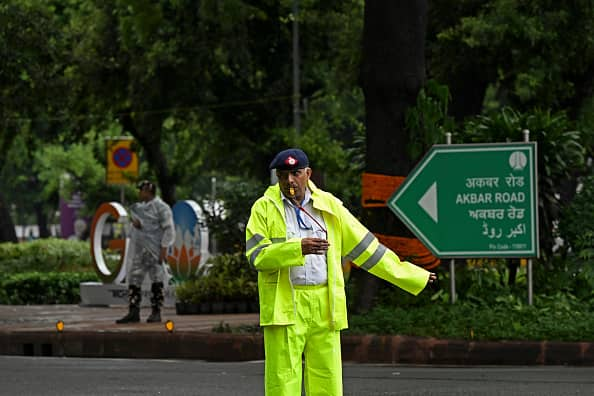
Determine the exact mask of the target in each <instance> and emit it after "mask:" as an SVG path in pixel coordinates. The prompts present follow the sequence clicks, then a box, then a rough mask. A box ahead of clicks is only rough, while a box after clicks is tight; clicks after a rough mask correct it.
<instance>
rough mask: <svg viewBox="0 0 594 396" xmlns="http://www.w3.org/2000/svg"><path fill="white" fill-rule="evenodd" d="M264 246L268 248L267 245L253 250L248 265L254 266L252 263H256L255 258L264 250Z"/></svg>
mask: <svg viewBox="0 0 594 396" xmlns="http://www.w3.org/2000/svg"><path fill="white" fill-rule="evenodd" d="M266 246H270V244H269V243H267V244H264V245H262V246H259V247H258V248H256V250H254V251H253V252H252V254H250V264H251V265H254V261H256V257H258V254H260V252H261V251H262V249H264V248H265V247H266Z"/></svg>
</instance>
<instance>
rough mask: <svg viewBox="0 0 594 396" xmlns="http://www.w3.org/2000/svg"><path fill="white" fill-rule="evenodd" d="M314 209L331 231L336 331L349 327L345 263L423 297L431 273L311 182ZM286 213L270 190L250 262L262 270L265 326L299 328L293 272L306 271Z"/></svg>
mask: <svg viewBox="0 0 594 396" xmlns="http://www.w3.org/2000/svg"><path fill="white" fill-rule="evenodd" d="M309 189H310V191H311V196H312V200H313V206H314V208H315V209H317V210H319V211H320V212H321V214H322V216H323V218H324V222H325V223H326V228H327V230H328V242H329V244H330V247H329V249H328V252H327V255H326V258H327V264H328V292H329V296H328V297H329V301H330V309H331V313H330V314H331V320H332V324H333V326H334V329H336V330H341V329H344V328H346V327H347V326H348V324H347V307H346V296H345V290H344V278H343V275H342V259H345V260H349V261H351V262H353V263H354V264H355V265H357V266H359V267H360V268H362V269H364V270H367V271H368V272H370V273H371V274H373V275H375V276H378V277H379V278H382V279H384V280H386V281H388V282H390V283H392V284H394V285H396V286H398V287H400V288H402V289H404V290H406V291H408V292H409V293H412V294H414V295H417V294H418V293H420V292H421V291H422V290H423V288H424V287H425V285H426V284H427V281H428V279H429V272H428V271H426V270H424V269H423V268H421V267H418V266H416V265H414V264H411V263H409V262H406V261H400V259H399V258H398V256H396V254H395V253H394V252H392V251H391V250H390V249H388V248H386V247H385V246H384V245H382V244H380V243H379V241H378V240H377V238H375V236H374V235H373V234H372V233H371V232H369V230H367V228H365V227H364V226H363V225H362V224H361V223H360V222H359V221H358V220H357V219H356V218H355V217H354V216H353V215H352V214H351V213H350V212H349V211H348V210H347V209H346V208H345V207H344V206H343V205H342V202H341V201H340V200H339V199H337V198H336V197H334V196H333V195H332V194H330V193H328V192H325V191H322V190H320V189H318V188H317V187H316V186H315V184H314V183H313V182H312V181H311V180H310V181H309ZM286 235H287V226H286V221H285V210H284V207H283V202H282V198H281V192H280V188H279V185H278V184H275V185H274V186H270V187H269V188H268V189H267V190H266V192H265V193H264V195H263V196H262V197H260V198H259V199H258V200H257V201H256V202H255V203H254V205H253V206H252V211H251V215H250V219H249V221H248V224H247V228H246V256H247V258H248V261H249V262H250V264H252V265H254V266H255V268H256V269H257V270H258V293H259V298H260V325H261V326H267V325H290V324H294V323H295V317H296V307H295V302H294V290H293V285H292V283H291V278H290V275H289V271H290V267H294V266H299V265H304V264H305V256H303V254H302V252H301V239H300V238H290V239H287V237H286Z"/></svg>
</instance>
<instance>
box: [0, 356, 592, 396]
mask: <svg viewBox="0 0 594 396" xmlns="http://www.w3.org/2000/svg"><path fill="white" fill-rule="evenodd" d="M263 369H264V365H263V362H261V361H256V362H239V363H209V362H204V361H197V360H140V359H77V358H50V357H20V356H0V384H1V386H0V395H23V396H26V395H45V396H58V395H60V396H62V395H93V396H97V395H99V396H103V395H110V396H116V395H167V396H177V395H192V396H194V395H197V396H201V395H205V396H233V395H240V396H256V395H262V394H263V388H262V381H263ZM344 387H345V392H344V394H345V396H376V395H377V396H379V395H382V396H395V395H398V396H428V395H432V396H433V395H439V396H445V395H448V396H449V395H452V396H461V395H465V396H466V395H468V396H495V395H496V396H508V395H514V396H515V395H517V396H520V395H522V396H531V395H533V396H537V395H538V396H548V395H551V396H559V395H594V368H593V367H560V366H556V367H551V366H547V367H427V366H425V367H411V366H389V365H363V364H348V363H347V364H345V365H344Z"/></svg>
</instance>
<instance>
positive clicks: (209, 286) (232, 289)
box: [175, 253, 258, 304]
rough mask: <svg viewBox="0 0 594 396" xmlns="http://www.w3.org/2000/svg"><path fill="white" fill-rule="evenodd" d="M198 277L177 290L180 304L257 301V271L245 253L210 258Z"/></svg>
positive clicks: (182, 284)
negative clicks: (249, 262)
mask: <svg viewBox="0 0 594 396" xmlns="http://www.w3.org/2000/svg"><path fill="white" fill-rule="evenodd" d="M204 268H205V269H204V270H202V271H201V273H200V274H199V275H198V277H197V278H194V279H190V280H187V281H184V282H183V283H181V284H180V285H179V286H177V288H176V291H175V292H176V298H177V301H179V302H184V303H193V304H197V303H200V302H206V301H208V302H221V301H256V300H257V298H258V297H257V296H258V289H257V277H258V275H257V272H256V270H255V268H253V267H252V266H250V265H249V264H248V262H247V259H246V257H245V255H244V254H243V253H234V254H222V255H219V256H214V257H212V258H211V259H209V261H208V263H207V265H206V266H205V267H204Z"/></svg>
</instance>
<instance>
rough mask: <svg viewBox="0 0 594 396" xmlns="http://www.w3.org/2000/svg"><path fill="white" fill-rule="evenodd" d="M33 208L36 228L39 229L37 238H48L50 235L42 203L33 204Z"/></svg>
mask: <svg viewBox="0 0 594 396" xmlns="http://www.w3.org/2000/svg"><path fill="white" fill-rule="evenodd" d="M33 208H34V210H35V217H36V218H37V226H38V227H39V238H49V237H50V236H51V234H50V231H49V227H48V224H47V216H46V214H45V210H44V207H43V202H35V203H34V204H33Z"/></svg>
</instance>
